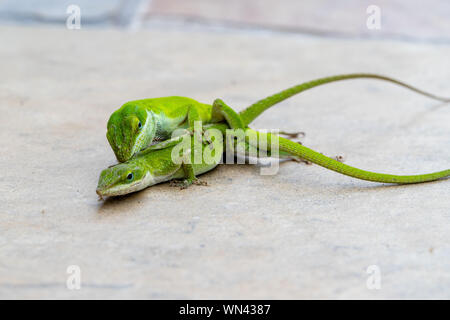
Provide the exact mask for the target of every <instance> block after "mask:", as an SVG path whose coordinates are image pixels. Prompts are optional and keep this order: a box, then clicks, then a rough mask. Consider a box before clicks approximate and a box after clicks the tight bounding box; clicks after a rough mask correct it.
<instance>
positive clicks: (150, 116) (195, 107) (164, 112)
mask: <svg viewBox="0 0 450 320" xmlns="http://www.w3.org/2000/svg"><path fill="white" fill-rule="evenodd" d="M356 78H372V79H378V80H384V81H389V82H392V83H394V84H397V85H400V86H403V87H405V88H408V89H410V90H413V91H415V92H417V93H419V94H422V95H425V96H427V97H430V98H432V99H436V100H440V101H445V102H448V101H450V99H448V98H442V97H438V96H435V95H433V94H430V93H427V92H425V91H422V90H420V89H417V88H414V87H412V86H410V85H408V84H405V83H403V82H401V81H398V80H395V79H392V78H389V77H385V76H381V75H376V74H365V73H359V74H346V75H337V76H332V77H325V78H320V79H317V80H313V81H308V82H305V83H302V84H300V85H297V86H294V87H291V88H288V89H286V90H283V91H281V92H279V93H277V94H274V95H272V96H269V97H267V98H265V99H262V100H260V101H258V102H256V103H254V104H252V105H251V106H250V107H248V108H247V109H245V110H244V111H243V112H241V113H240V116H238V115H237V113H236V112H234V111H233V109H231V108H230V107H228V106H226V105H225V104H224V103H223V102H222V101H221V100H216V101H214V103H213V104H212V105H209V104H204V103H200V102H197V101H195V100H193V99H190V98H185V97H163V98H154V99H143V100H135V101H130V102H127V103H125V104H124V105H123V106H122V107H120V108H119V109H118V110H116V111H115V112H114V113H113V114H112V115H111V117H110V118H109V121H108V124H107V133H106V136H107V139H108V141H109V143H110V145H111V147H112V149H113V151H114V153H115V155H116V157H117V160H118V161H119V162H124V161H127V160H129V159H130V158H131V157H132V156H133V155H135V154H136V153H137V152H139V151H141V150H143V149H145V148H146V147H148V146H150V145H151V144H152V143H153V142H155V141H161V140H166V139H168V138H170V137H171V134H172V132H173V131H174V130H175V129H177V128H180V127H183V128H189V129H190V130H191V133H192V132H193V131H194V122H195V121H201V122H202V123H203V124H208V123H218V122H220V121H223V120H225V121H226V122H227V123H228V124H229V125H230V126H231V127H232V128H235V127H245V126H247V125H248V124H249V123H250V122H251V121H253V120H254V119H255V118H256V117H257V116H259V115H260V114H261V113H262V112H264V111H265V110H266V109H268V108H270V107H271V106H273V105H275V104H277V103H279V102H281V101H283V100H285V99H287V98H289V97H291V96H293V95H295V94H297V93H300V92H302V91H305V90H308V89H311V88H314V87H317V86H320V85H323V84H326V83H330V82H335V81H341V80H347V79H356Z"/></svg>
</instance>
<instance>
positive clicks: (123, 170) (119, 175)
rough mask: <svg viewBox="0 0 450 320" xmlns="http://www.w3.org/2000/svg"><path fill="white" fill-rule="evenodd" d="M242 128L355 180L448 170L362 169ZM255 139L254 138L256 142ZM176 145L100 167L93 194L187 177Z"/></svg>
mask: <svg viewBox="0 0 450 320" xmlns="http://www.w3.org/2000/svg"><path fill="white" fill-rule="evenodd" d="M213 127H214V128H217V129H220V130H221V131H222V132H223V131H224V130H225V129H226V128H227V126H226V125H220V124H218V125H216V126H213ZM246 130H247V132H248V131H250V132H249V133H253V134H256V135H257V136H258V138H259V139H263V140H262V141H266V143H264V146H267V147H265V149H266V150H267V151H268V152H267V155H268V156H272V154H271V151H272V150H271V149H270V146H271V145H272V139H274V137H275V138H276V139H279V140H278V146H279V156H280V157H282V158H289V157H291V158H302V159H305V160H308V161H311V162H313V163H315V164H318V165H320V166H322V167H325V168H327V169H330V170H333V171H336V172H338V173H341V174H344V175H347V176H350V177H354V178H357V179H362V180H368V181H373V182H383V183H396V184H411V183H420V182H428V181H433V180H438V179H441V178H445V177H449V176H450V170H444V171H439V172H434V173H429V174H421V175H391V174H383V173H375V172H370V171H365V170H361V169H358V168H354V167H351V166H348V165H346V164H343V163H341V162H339V161H336V160H334V159H332V158H329V157H326V156H324V155H322V154H320V153H318V152H316V151H314V150H311V149H309V148H307V147H305V146H302V145H300V144H298V143H295V142H292V141H290V140H288V139H284V138H282V137H279V136H275V135H272V134H266V133H260V132H257V131H254V130H252V129H250V128H247V129H246ZM247 136H248V135H247ZM191 139H192V141H191V144H193V143H194V139H195V138H194V137H192V138H191ZM259 139H258V141H260V140H259ZM224 140H225V139H224ZM242 142H243V143H245V149H244V150H245V151H246V152H248V151H249V150H250V149H252V150H257V151H258V150H259V149H258V148H259V146H258V145H257V144H256V145H253V144H251V141H250V140H249V141H242ZM163 143H164V142H163ZM176 145H177V144H176V143H175V144H171V145H170V146H167V145H166V146H164V147H163V148H158V147H156V148H154V149H149V150H145V151H143V152H141V153H139V154H138V155H137V156H136V157H134V158H133V159H131V160H129V161H127V162H125V163H121V164H118V165H116V166H113V167H110V168H108V169H105V170H103V171H102V173H101V175H100V178H99V182H98V187H97V194H98V195H99V196H100V197H104V196H117V195H123V194H128V193H131V192H135V191H139V190H142V189H144V188H147V187H149V186H151V185H154V184H157V183H160V182H164V181H169V180H172V179H183V178H186V179H188V178H190V176H189V175H188V174H187V172H186V171H185V170H183V167H182V164H175V163H174V162H173V160H172V150H173V148H174V147H175V146H176ZM207 147H208V146H205V145H203V150H205V148H207ZM224 150H225V149H224ZM253 154H255V153H253ZM192 163H194V162H192ZM217 164H218V163H213V164H206V163H205V162H202V163H200V164H193V165H192V166H193V171H194V174H195V175H200V174H203V173H205V172H208V171H210V170H212V169H214V168H215V167H216V166H217Z"/></svg>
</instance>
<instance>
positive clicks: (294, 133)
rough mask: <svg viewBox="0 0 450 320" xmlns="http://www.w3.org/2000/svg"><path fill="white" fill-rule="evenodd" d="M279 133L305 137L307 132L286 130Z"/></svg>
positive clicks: (291, 136)
mask: <svg viewBox="0 0 450 320" xmlns="http://www.w3.org/2000/svg"><path fill="white" fill-rule="evenodd" d="M278 134H280V135H282V136H286V137H288V138H292V139H293V138H298V137H299V136H300V137H301V138H304V137H305V135H306V134H305V133H304V132H303V131H298V132H286V131H278Z"/></svg>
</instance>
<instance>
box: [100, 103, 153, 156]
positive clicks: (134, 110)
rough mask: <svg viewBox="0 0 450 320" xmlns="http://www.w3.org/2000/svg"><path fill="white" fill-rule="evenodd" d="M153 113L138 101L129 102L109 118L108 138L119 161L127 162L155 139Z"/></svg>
mask: <svg viewBox="0 0 450 320" xmlns="http://www.w3.org/2000/svg"><path fill="white" fill-rule="evenodd" d="M155 132H156V123H155V118H154V116H153V113H152V112H151V111H148V110H147V108H145V107H144V106H143V105H139V103H137V102H133V101H131V102H127V103H125V104H124V105H123V106H122V107H121V108H120V109H118V110H116V111H115V112H114V113H113V114H112V115H111V117H110V118H109V121H108V125H107V132H106V138H107V139H108V141H109V144H110V145H111V148H112V149H113V151H114V154H115V155H116V158H117V160H118V161H119V162H125V161H127V160H128V159H130V158H131V157H132V156H133V155H134V154H136V153H137V152H139V151H140V150H142V149H143V148H144V147H146V146H147V145H148V144H150V142H151V141H153V139H154V137H155Z"/></svg>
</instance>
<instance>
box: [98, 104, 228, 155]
mask: <svg viewBox="0 0 450 320" xmlns="http://www.w3.org/2000/svg"><path fill="white" fill-rule="evenodd" d="M212 109H213V107H212V106H211V105H207V104H203V103H200V102H197V101H195V100H193V99H190V98H185V97H164V98H154V99H143V100H135V101H130V102H127V103H125V104H124V105H123V106H122V107H120V108H119V109H118V110H116V111H115V112H114V113H113V114H112V115H111V117H110V118H109V121H108V125H107V133H106V137H107V139H108V141H109V144H110V145H111V148H112V149H113V151H114V153H115V155H116V157H117V160H118V161H119V162H124V161H127V160H128V159H130V158H131V157H132V156H133V155H134V154H136V153H137V152H139V151H141V150H142V149H145V148H146V147H148V146H149V145H151V143H152V142H153V141H161V140H166V139H168V138H170V137H171V134H172V132H173V131H174V130H175V129H178V128H180V127H183V128H187V127H191V128H192V127H193V122H194V121H202V123H215V122H219V121H221V120H223V117H222V116H221V115H220V114H215V113H213V110H212Z"/></svg>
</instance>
